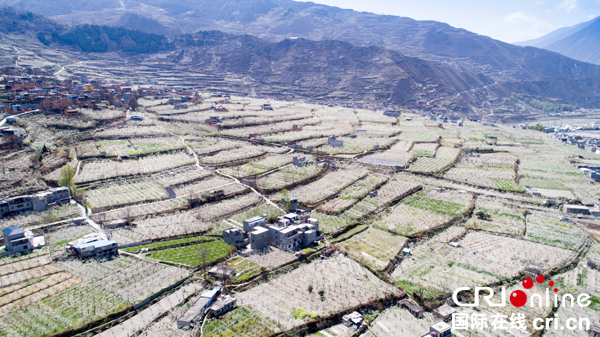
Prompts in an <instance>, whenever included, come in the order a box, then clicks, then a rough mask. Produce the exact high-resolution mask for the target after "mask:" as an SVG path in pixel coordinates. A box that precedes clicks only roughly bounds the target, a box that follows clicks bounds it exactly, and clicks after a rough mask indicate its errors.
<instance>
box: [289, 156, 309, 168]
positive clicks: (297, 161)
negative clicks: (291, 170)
mask: <svg viewBox="0 0 600 337" xmlns="http://www.w3.org/2000/svg"><path fill="white" fill-rule="evenodd" d="M292 160H293V163H294V166H296V167H305V166H306V165H308V161H307V160H306V157H293V158H292Z"/></svg>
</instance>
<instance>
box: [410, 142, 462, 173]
mask: <svg viewBox="0 0 600 337" xmlns="http://www.w3.org/2000/svg"><path fill="white" fill-rule="evenodd" d="M459 154H460V149H456V148H453V147H446V146H442V147H440V148H439V149H438V150H437V152H436V153H435V157H434V158H429V157H421V158H418V159H417V161H416V162H415V163H414V164H411V165H410V167H409V168H408V170H409V171H411V172H420V173H437V172H440V171H442V170H444V169H446V168H448V167H450V166H451V165H452V164H453V163H454V162H455V161H456V158H457V157H458V155H459Z"/></svg>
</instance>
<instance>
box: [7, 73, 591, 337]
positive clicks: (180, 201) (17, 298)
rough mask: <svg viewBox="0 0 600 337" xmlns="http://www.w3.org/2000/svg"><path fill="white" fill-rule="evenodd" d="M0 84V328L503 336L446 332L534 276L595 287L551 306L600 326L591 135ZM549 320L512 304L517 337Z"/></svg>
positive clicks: (385, 110)
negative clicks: (474, 296) (583, 302)
mask: <svg viewBox="0 0 600 337" xmlns="http://www.w3.org/2000/svg"><path fill="white" fill-rule="evenodd" d="M22 71H24V70H22ZM3 76H4V77H3V79H2V81H1V85H0V95H1V97H2V100H3V102H5V103H2V104H0V109H1V111H2V114H3V115H2V118H3V120H2V122H1V125H0V130H1V131H2V137H0V140H1V141H0V152H1V153H0V157H1V159H0V162H1V165H2V170H1V171H0V186H1V187H2V188H1V189H0V191H1V193H0V198H1V199H0V215H1V217H0V229H1V230H2V235H3V241H2V242H3V243H2V244H1V245H2V246H3V247H2V248H1V250H0V265H1V266H2V268H0V336H51V335H57V334H59V335H62V336H67V335H68V336H74V335H84V336H93V335H99V336H133V335H136V336H191V335H193V336H200V335H202V336H283V335H302V336H327V337H329V336H378V337H385V336H440V337H441V336H450V334H453V335H456V336H490V335H493V336H504V335H505V334H501V333H500V332H497V331H493V330H485V331H469V332H468V333H467V332H461V331H459V330H453V329H452V317H453V315H456V314H469V315H470V314H472V312H471V311H472V310H470V309H468V308H464V307H459V306H457V303H455V302H454V300H453V299H452V293H453V291H454V290H455V289H456V288H458V287H474V286H489V287H493V288H494V289H499V288H500V287H506V288H507V289H509V290H510V291H512V290H515V289H524V288H523V286H522V280H523V279H524V278H526V277H535V276H536V275H543V276H544V277H545V278H546V279H551V280H552V281H553V282H554V283H555V284H556V289H558V290H557V292H558V293H559V294H563V293H567V292H568V293H569V294H580V293H586V294H589V295H590V296H591V301H592V303H593V305H591V306H590V307H587V308H578V307H576V308H571V307H568V306H564V305H561V306H559V307H558V308H556V309H555V311H554V312H552V314H553V315H555V316H556V317H562V318H564V317H570V315H573V312H575V314H577V315H578V316H581V317H589V320H590V329H600V312H599V311H598V310H600V308H599V307H598V303H600V285H598V284H597V282H598V281H596V280H600V275H598V273H600V269H599V268H598V267H597V266H598V265H600V244H599V243H598V240H599V239H600V220H599V219H597V217H599V216H600V206H599V205H600V154H598V153H597V149H598V145H600V144H598V143H597V141H596V140H594V139H595V137H588V138H585V137H581V136H579V137H581V138H577V137H578V136H572V137H571V136H569V132H567V131H568V129H556V130H555V129H552V130H550V128H546V129H543V128H542V129H540V128H537V127H536V126H535V124H532V125H523V126H522V127H520V126H518V125H515V126H514V127H513V126H512V125H506V124H502V123H499V122H498V120H495V119H493V118H487V117H486V118H477V117H475V116H467V115H464V114H460V113H458V112H448V111H441V110H438V109H436V108H433V107H427V104H424V105H423V106H421V107H419V106H418V105H417V106H415V107H413V108H409V107H393V108H392V107H386V106H383V105H381V106H376V105H373V106H369V105H364V106H363V105H358V104H354V103H352V104H350V103H347V104H346V103H340V102H333V101H332V102H326V103H325V102H321V103H319V104H313V103H308V102H301V101H283V100H276V99H268V98H264V97H256V96H254V97H248V96H236V95H235V94H231V93H228V92H226V91H219V92H217V91H213V92H210V91H209V90H206V88H199V87H193V88H192V87H188V86H174V85H165V84H163V83H153V84H150V83H145V84H140V83H133V82H128V81H119V80H106V79H92V78H86V77H84V76H68V77H67V76H65V77H60V78H59V77H54V75H53V74H51V73H42V72H40V71H38V72H32V71H29V73H28V72H17V70H16V69H14V68H11V69H4V75H3ZM538 129H540V130H538ZM579 131H580V130H579ZM588 131H593V130H591V129H590V130H588ZM580 145H582V146H580ZM592 145H594V147H593V148H592ZM592 150H593V151H592ZM546 288H548V287H547V286H546V285H543V284H539V285H536V286H535V288H533V290H531V291H535V292H539V293H543V292H544V291H545V290H546ZM462 296H464V298H465V299H466V298H470V297H469V296H471V295H470V294H466V293H465V294H463V295H462ZM461 298H462V297H461ZM494 300H499V299H498V298H497V296H496V297H495V298H494ZM561 303H562V302H561ZM549 310H550V309H548V310H546V308H543V309H539V308H530V307H529V306H525V307H522V308H518V309H517V308H513V307H511V308H507V309H506V312H505V314H507V316H508V317H511V314H513V313H514V314H523V315H524V318H525V325H524V329H520V328H519V327H515V326H513V327H511V328H510V329H508V332H505V333H509V334H511V335H514V336H532V335H535V334H536V333H537V332H538V330H537V329H536V328H535V326H534V323H533V319H534V318H537V317H546V316H547V315H549V314H550V311H549ZM478 314H481V315H483V317H486V319H488V320H489V321H491V320H492V316H493V315H494V314H495V311H494V309H493V308H482V309H480V310H479V312H478ZM546 330H547V332H546V333H548V334H549V335H552V330H551V329H546ZM590 331H592V330H590ZM585 335H587V331H581V333H579V334H577V336H585ZM536 336H537V335H536ZM574 336H575V335H574Z"/></svg>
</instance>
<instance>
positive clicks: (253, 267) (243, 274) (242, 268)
mask: <svg viewBox="0 0 600 337" xmlns="http://www.w3.org/2000/svg"><path fill="white" fill-rule="evenodd" d="M225 266H227V267H229V268H233V269H235V275H234V276H233V277H232V278H231V279H232V280H233V281H234V282H242V281H245V280H246V279H248V278H250V277H252V276H254V275H258V274H260V272H261V267H260V265H258V264H256V263H254V262H252V261H250V260H248V259H246V258H243V257H241V256H240V257H235V258H233V259H231V260H228V261H227V262H225Z"/></svg>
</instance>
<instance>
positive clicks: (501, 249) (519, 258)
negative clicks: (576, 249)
mask: <svg viewBox="0 0 600 337" xmlns="http://www.w3.org/2000/svg"><path fill="white" fill-rule="evenodd" d="M463 231H464V229H463ZM461 232H462V231H461V230H460V228H455V227H451V228H450V229H448V230H446V232H442V233H441V234H439V236H442V238H440V239H436V237H433V239H432V240H430V241H429V242H428V243H427V244H425V245H423V246H418V247H416V248H415V249H413V252H412V256H410V257H409V258H405V259H404V260H403V261H402V263H401V264H400V265H399V266H398V267H397V268H396V270H395V271H394V272H393V274H392V277H393V278H394V279H395V280H397V281H399V284H400V285H402V284H405V283H406V282H408V283H409V284H417V285H419V286H420V287H422V288H425V289H427V291H429V292H430V293H431V294H435V293H439V292H444V291H450V290H451V289H455V288H456V287H460V284H461V283H462V284H465V285H464V286H467V285H469V286H475V285H484V284H489V283H494V282H497V281H498V280H503V279H506V278H511V277H515V276H516V275H518V273H519V272H520V271H523V270H524V266H531V265H533V266H536V267H537V268H540V270H547V269H549V268H553V267H556V266H560V265H561V264H563V263H565V262H566V261H567V259H568V257H569V256H570V252H569V251H568V250H566V249H562V248H557V247H552V246H548V245H543V244H539V243H535V242H531V241H525V240H518V239H513V238H508V237H501V236H496V235H491V234H486V233H483V232H473V233H468V234H467V235H466V236H465V237H464V238H463V239H461V240H457V241H456V242H457V243H458V244H459V245H460V246H461V247H459V248H454V247H451V246H450V245H448V244H447V242H450V241H452V240H454V239H455V238H457V237H458V236H460V235H461V234H460V233H461ZM498 256H503V257H506V258H503V259H498Z"/></svg>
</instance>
